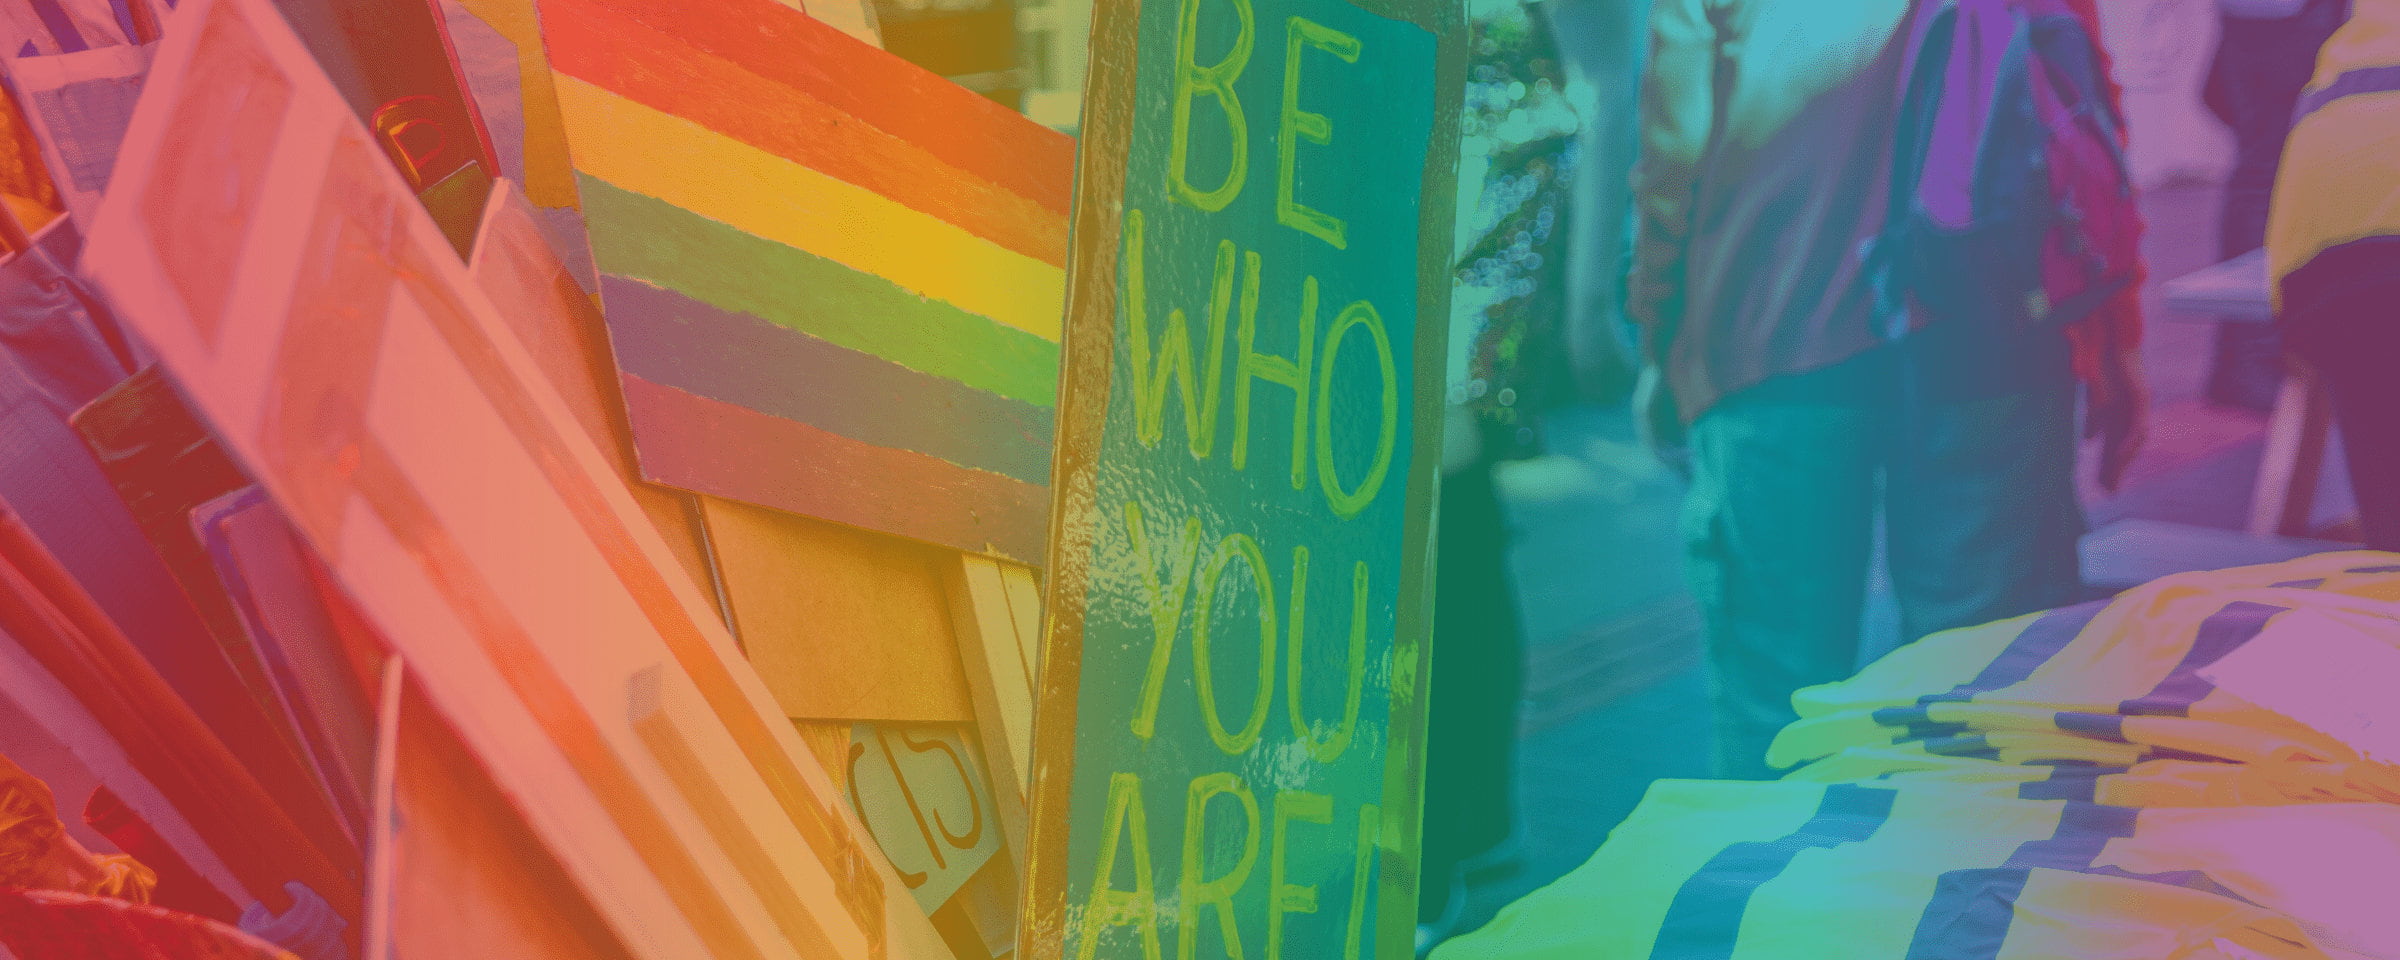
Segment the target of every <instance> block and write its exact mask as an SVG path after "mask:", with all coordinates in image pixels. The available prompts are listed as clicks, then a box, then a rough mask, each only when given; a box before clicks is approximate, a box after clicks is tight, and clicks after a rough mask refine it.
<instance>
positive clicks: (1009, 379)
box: [575, 173, 1058, 408]
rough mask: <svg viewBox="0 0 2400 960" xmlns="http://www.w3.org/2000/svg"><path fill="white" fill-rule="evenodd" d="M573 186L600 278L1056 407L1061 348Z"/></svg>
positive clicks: (620, 195)
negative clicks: (672, 294) (634, 282)
mask: <svg viewBox="0 0 2400 960" xmlns="http://www.w3.org/2000/svg"><path fill="white" fill-rule="evenodd" d="M575 179H576V181H577V183H578V184H579V185H580V187H581V190H582V194H583V215H584V217H585V219H586V220H587V221H588V222H589V223H590V226H591V234H592V254H593V258H594V259H595V260H596V261H598V265H599V268H600V272H602V273H607V274H613V275H616V276H621V277H632V278H635V279H638V280H642V281H645V282H648V283H650V284H651V285H653V286H658V287H664V288H667V289H670V290H674V291H676V292H678V293H681V294H683V295H685V296H688V297H691V298H693V299H695V300H701V301H705V302H707V303H709V304H710V305H713V306H716V307H719V308H722V309H726V310H735V311H739V312H742V313H747V314H750V315H751V316H755V317H758V318H760V319H763V320H766V321H768V322H770V323H773V324H775V325H777V326H781V327H786V328H789V329H792V330H797V331H799V332H801V333H805V334H808V335H809V336H812V337H816V338H818V339H820V340H824V341H826V342H828V343H833V344H836V345H839V346H843V347H847V348H849V349H852V350H856V351H859V352H861V353H868V354H873V355H875V356H878V357H882V358H883V359H885V360H889V361H891V362H893V363H897V364H899V365H901V366H904V367H907V368H909V369H911V370H915V371H917V372H919V373H924V374H929V375H932V376H936V377H942V378H944V379H949V380H955V381H958V382H959V383H963V384H965V385H967V386H968V387H971V388H973V389H976V390H981V391H984V392H986V393H994V394H998V395H1000V396H1004V397H1008V398H1010V399H1012V400H1018V401H1022V402H1025V403H1030V404H1033V405H1035V406H1039V407H1043V408H1050V407H1055V406H1057V404H1058V344H1055V343H1052V342H1050V341H1048V340H1044V339H1042V338H1040V337H1037V336H1034V335H1033V334H1030V333H1026V332H1025V331H1022V330H1018V329H1015V328H1013V327H1009V326H1005V325H1003V324H1000V323H997V322H995V321H993V320H990V319H988V318H985V317H979V316H976V315H974V314H972V313H968V312H966V311H964V310H960V309H958V308H957V307H954V306H951V305H949V304H947V303H943V302H941V301H939V300H932V299H928V298H925V297H920V296H918V295H916V294H913V293H910V292H908V291H906V290H903V289H901V288H900V287H899V286H897V285H895V284H893V283H892V282H891V281H889V280H885V279H883V278H882V277H878V276H874V275H872V274H866V273H861V272H859V271H857V270H853V269H850V268H849V267H846V266H843V265H841V264H839V263H835V262H833V261H831V260H827V259H825V258H823V257H820V256H816V255H814V254H811V253H808V252H806V251H803V250H799V249H795V248H793V247H788V246H785V245H783V244H780V243H776V242H775V241H772V240H767V239H764V238H761V237H756V236H752V235H751V234H747V233H744V232H742V231H740V230H737V229H735V228H733V227H730V226H727V225H725V224H722V223H719V222H717V221H715V220H710V219H708V218H707V217H703V216H700V215H699V214H696V213H692V212H691V211H688V210H685V209H683V208H681V207H677V206H675V205H674V204H671V203H667V202H666V201H663V200H659V199H657V198H654V197H647V196H643V195H642V194H639V193H635V192H633V191H630V190H626V189H625V188H623V187H619V186H617V185H615V184H612V183H609V182H608V181H605V180H601V179H599V178H596V177H592V176H589V175H586V174H580V173H579V174H577V175H576V177H575Z"/></svg>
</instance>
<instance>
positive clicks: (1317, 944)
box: [1021, 0, 1464, 960]
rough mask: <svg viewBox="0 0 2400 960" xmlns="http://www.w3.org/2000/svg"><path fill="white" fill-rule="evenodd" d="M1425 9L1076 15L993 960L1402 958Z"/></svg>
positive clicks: (1432, 304) (1414, 683) (1429, 305)
mask: <svg viewBox="0 0 2400 960" xmlns="http://www.w3.org/2000/svg"><path fill="white" fill-rule="evenodd" d="M1460 17H1461V13H1460V11H1459V8H1458V7H1457V6H1455V5H1450V4H1441V3H1434V2H1425V3H1401V2H1365V3H1357V2H1352V0H1180V2H1169V0H1151V2H1149V3H1142V2H1139V0H1102V3H1101V4H1100V6H1099V10H1098V14H1097V21H1096V27H1095V33H1094V37H1093V41H1092V51H1093V53H1092V71H1093V76H1092V78H1091V82H1090V85H1089V89H1090V90H1091V91H1092V92H1093V93H1094V95H1095V96H1096V97H1097V98H1098V99H1096V100H1095V101H1094V102H1092V103H1091V104H1090V105H1089V113H1088V122H1087V123H1086V125H1085V127H1084V131H1085V137H1086V139H1085V140H1084V142H1083V145H1082V153H1081V156H1080V159H1079V169H1078V174H1079V176H1078V179H1077V183H1078V189H1079V191H1080V193H1079V195H1078V197H1077V201H1078V202H1077V206H1076V210H1077V213H1076V218H1077V219H1076V223H1075V231H1076V232H1075V241H1074V254H1073V259H1072V262H1071V265H1070V271H1069V275H1070V277H1071V280H1070V292H1069V319H1068V329H1067V343H1068V345H1069V349H1068V356H1067V371H1066V388H1065V391H1064V393H1063V395H1062V399H1061V410H1060V422H1061V432H1060V449H1059V452H1058V457H1059V460H1060V471H1059V474H1058V479H1057V482H1058V484H1059V489H1058V491H1057V492H1058V500H1057V504H1058V506H1057V508H1056V514H1055V515H1056V520H1055V525H1054V527H1053V531H1052V543H1051V551H1052V552H1051V558H1052V559H1051V564H1052V571H1053V573H1052V579H1051V580H1050V594H1049V599H1048V604H1047V609H1048V610H1049V611H1050V617H1051V619H1050V625H1049V632H1048V635H1047V639H1046V643H1047V647H1046V654H1045V662H1044V668H1043V669H1044V672H1043V685H1042V687H1043V693H1042V712H1041V714H1040V716H1039V718H1038V720H1037V723H1038V725H1039V728H1038V730H1037V732H1036V746H1035V750H1036V757H1035V761H1034V777H1035V782H1034V789H1033V837H1032V841H1031V844H1032V848H1033V850H1032V852H1033V856H1032V858H1031V862H1030V864H1029V866H1028V881H1027V887H1028V894H1027V896H1028V916H1027V921H1026V923H1025V929H1026V934H1025V937H1024V939H1023V940H1022V941H1021V945H1022V953H1023V955H1024V956H1026V957H1029V958H1036V960H1049V958H1057V957H1073V958H1076V960H1092V958H1119V957H1123V958H1141V960H1159V958H1161V957H1162V956H1181V957H1191V956H1195V955H1198V956H1219V955H1235V956H1247V957H1266V958H1270V960H1274V958H1292V957H1309V958H1328V960H1331V958H1345V960H1350V958H1358V957H1364V956H1376V957H1390V958H1401V957H1407V956H1409V955H1410V953H1411V950H1412V949H1413V936H1414V927H1415V905H1416V897H1415V887H1416V878H1415V872H1416V848H1417V837H1418V822H1417V821H1418V816H1419V791H1420V787H1421V780H1422V774H1421V740H1422V734H1423V710H1424V695H1423V691H1424V681H1425V675H1424V669H1423V665H1424V663H1425V654H1426V644H1427V639H1426V634H1427V630H1428V627H1429V624H1430V612H1431V610H1430V607H1431V604H1430V592H1429V591H1430V586H1431V580H1430V569H1429V568H1430V554H1429V544H1428V530H1429V525H1430V520H1431V518H1432V505H1433V493H1434V487H1435V483H1436V476H1437V470H1438V460H1439V456H1438V450H1439V443H1438V439H1439V431H1440V419H1441V418H1440V405H1441V402H1442V383H1443V371H1444V366H1443V363H1442V357H1443V351H1442V345H1443V340H1444V335H1445V333H1446V328H1447V324H1448V306H1447V305H1448V296H1449V287H1450V275H1451V270H1450V262H1449V260H1450V253H1451V245H1452V237H1451V234H1452V218H1453V216H1454V204H1453V190H1454V184H1455V161H1456V155H1457V145H1458V132H1457V117H1458V109H1459V104H1458V101H1459V99H1460V98H1461V96H1462V95H1463V90H1464V78H1463V69H1464V67H1463V59H1462V58H1463V52H1464V51H1463V47H1462V38H1463V35H1464V25H1463V21H1462V20H1461V19H1460ZM1237 940H1238V941H1239V943H1238V944H1237V943H1235V941H1237Z"/></svg>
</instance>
